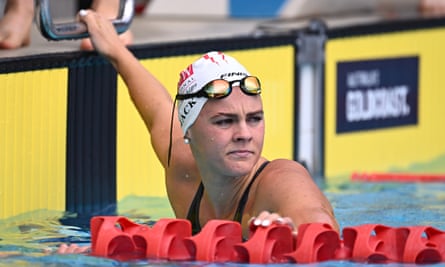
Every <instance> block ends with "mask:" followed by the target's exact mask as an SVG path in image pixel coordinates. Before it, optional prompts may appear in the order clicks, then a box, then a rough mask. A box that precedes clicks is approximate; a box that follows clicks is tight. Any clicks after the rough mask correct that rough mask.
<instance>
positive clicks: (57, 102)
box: [0, 69, 68, 218]
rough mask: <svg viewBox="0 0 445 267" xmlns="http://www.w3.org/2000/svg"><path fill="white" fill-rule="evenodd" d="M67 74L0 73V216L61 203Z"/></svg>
mask: <svg viewBox="0 0 445 267" xmlns="http://www.w3.org/2000/svg"><path fill="white" fill-rule="evenodd" d="M67 77H68V76H67V70H66V69H53V70H41V71H28V72H18V73H10V74H0V84H1V87H0V99H1V104H0V218H5V217H9V216H12V215H16V214H19V213H23V212H26V211H31V210H35V209H52V210H64V209H65V160H66V157H65V155H66V151H65V150H66V145H65V139H66V113H67V110H66V108H67V89H66V88H67Z"/></svg>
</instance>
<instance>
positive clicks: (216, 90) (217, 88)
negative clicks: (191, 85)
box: [176, 76, 261, 100]
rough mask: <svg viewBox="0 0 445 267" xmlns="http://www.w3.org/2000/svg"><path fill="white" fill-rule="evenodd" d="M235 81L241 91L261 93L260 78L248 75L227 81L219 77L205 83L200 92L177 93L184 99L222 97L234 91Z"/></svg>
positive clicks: (248, 93)
mask: <svg viewBox="0 0 445 267" xmlns="http://www.w3.org/2000/svg"><path fill="white" fill-rule="evenodd" d="M234 83H239V87H240V88H241V91H243V92H244V93H245V94H246V95H259V94H260V93H261V84H260V80H259V79H258V78H257V77H255V76H246V77H244V78H242V79H241V80H236V81H231V82H229V81H226V80H223V79H217V80H213V81H211V82H209V83H208V84H206V85H204V87H202V88H201V90H199V91H198V92H195V93H192V94H177V95H176V99H177V100H184V99H189V98H193V97H207V98H211V99H221V98H224V97H226V96H228V95H230V93H232V85H233V84H234Z"/></svg>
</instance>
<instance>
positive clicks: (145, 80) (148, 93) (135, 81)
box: [79, 10, 182, 166]
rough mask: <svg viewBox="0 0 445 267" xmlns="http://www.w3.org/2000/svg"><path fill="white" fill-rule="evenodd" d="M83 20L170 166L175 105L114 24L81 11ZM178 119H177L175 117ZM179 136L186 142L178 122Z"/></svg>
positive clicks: (177, 130)
mask: <svg viewBox="0 0 445 267" xmlns="http://www.w3.org/2000/svg"><path fill="white" fill-rule="evenodd" d="M79 17H80V20H81V21H83V22H84V23H86V24H87V27H88V31H89V33H90V37H91V41H92V42H93V45H94V47H95V48H96V50H97V51H98V52H99V53H100V54H102V55H103V56H104V57H106V58H107V59H108V60H109V61H110V62H111V64H112V65H113V66H114V67H115V69H116V71H117V72H118V73H119V74H120V75H121V77H122V78H123V80H124V82H125V83H126V85H127V87H128V90H129V93H130V96H131V99H132V101H133V102H134V104H135V106H136V108H137V110H138V112H139V113H140V115H141V116H142V118H143V120H144V122H145V124H146V126H147V128H148V130H149V132H150V134H151V140H152V144H153V147H154V149H155V151H156V153H157V156H158V158H159V160H160V161H161V163H162V164H163V165H164V166H166V165H167V153H168V142H169V138H168V136H169V133H170V118H171V110H172V105H173V101H172V98H171V96H170V94H169V93H168V91H167V90H166V89H165V88H164V86H163V85H162V84H161V83H160V82H159V81H158V80H157V79H156V78H155V77H154V76H153V75H152V74H151V73H150V72H149V71H148V70H147V69H145V68H144V66H142V64H140V63H139V61H138V59H137V58H136V57H134V55H133V54H132V53H131V52H130V51H129V50H128V49H127V47H126V46H125V45H124V44H122V42H120V41H119V37H118V35H117V33H116V30H115V28H114V27H113V25H112V23H111V22H110V21H108V20H106V19H104V18H103V17H102V16H100V15H99V14H98V13H96V12H94V11H91V10H81V11H80V12H79ZM174 116H175V117H176V115H174ZM173 133H174V134H176V135H175V136H174V137H173V138H174V140H175V139H176V138H182V136H181V135H180V133H181V130H180V128H179V123H178V122H177V120H175V130H174V131H173Z"/></svg>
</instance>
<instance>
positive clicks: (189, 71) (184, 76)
mask: <svg viewBox="0 0 445 267" xmlns="http://www.w3.org/2000/svg"><path fill="white" fill-rule="evenodd" d="M192 75H193V65H192V64H190V65H189V66H188V67H187V68H186V69H185V70H183V71H181V73H179V82H178V89H179V87H181V84H182V83H183V82H184V81H185V80H187V79H188V78H189V77H190V76H192Z"/></svg>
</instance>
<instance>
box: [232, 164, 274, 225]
mask: <svg viewBox="0 0 445 267" xmlns="http://www.w3.org/2000/svg"><path fill="white" fill-rule="evenodd" d="M267 164H269V161H266V162H264V163H263V164H261V166H260V167H259V168H258V170H257V171H256V172H255V174H254V175H253V177H252V180H250V183H249V185H248V186H247V188H246V190H245V191H244V193H243V196H242V197H241V199H240V201H239V203H238V208H237V209H236V212H235V216H234V217H233V220H234V221H237V222H239V223H241V221H242V219H243V213H244V207H245V206H246V203H247V199H248V198H249V192H250V188H251V187H252V184H253V182H255V179H256V178H257V177H258V175H260V173H261V171H263V169H264V168H265V167H266V166H267Z"/></svg>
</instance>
